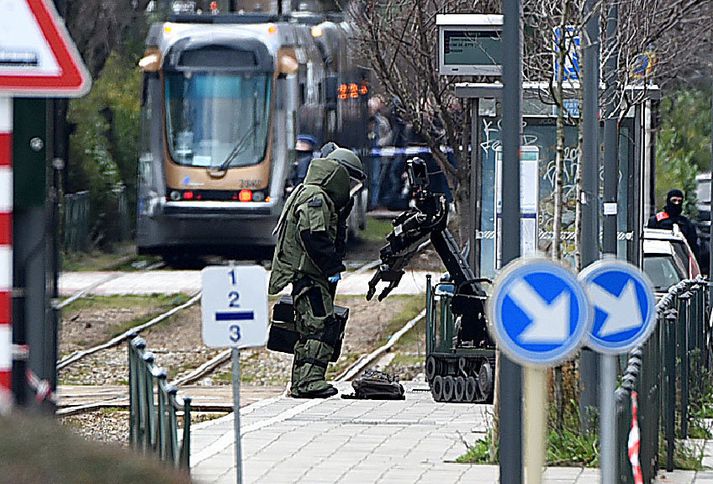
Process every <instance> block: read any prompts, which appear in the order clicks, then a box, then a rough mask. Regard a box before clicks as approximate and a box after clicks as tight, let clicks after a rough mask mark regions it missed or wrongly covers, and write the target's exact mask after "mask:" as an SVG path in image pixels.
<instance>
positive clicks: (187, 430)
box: [180, 397, 191, 472]
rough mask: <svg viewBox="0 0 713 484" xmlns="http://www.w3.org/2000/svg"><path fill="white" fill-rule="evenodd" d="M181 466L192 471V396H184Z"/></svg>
mask: <svg viewBox="0 0 713 484" xmlns="http://www.w3.org/2000/svg"><path fill="white" fill-rule="evenodd" d="M180 467H181V468H182V469H185V470H187V471H188V472H190V471H191V398H190V397H184V398H183V442H182V443H181V460H180Z"/></svg>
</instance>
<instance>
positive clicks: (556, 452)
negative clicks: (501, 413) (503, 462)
mask: <svg viewBox="0 0 713 484" xmlns="http://www.w3.org/2000/svg"><path fill="white" fill-rule="evenodd" d="M492 439H493V437H492V432H490V431H489V432H488V433H487V434H486V436H485V437H483V438H481V439H478V440H476V441H475V442H474V443H473V445H469V446H468V450H467V452H466V453H465V454H463V455H461V456H459V457H458V458H457V459H456V462H459V463H462V464H497V463H498V458H497V445H496V456H495V458H494V459H493V458H492V457H491V455H490V448H491V446H492V445H493V441H492ZM597 442H598V439H597V434H596V432H593V433H587V434H582V433H581V432H579V430H576V431H575V430H573V429H565V430H564V431H563V432H557V431H554V430H553V431H551V432H549V434H548V441H547V456H546V457H547V465H548V466H585V467H597V466H598V465H599V452H598V449H597Z"/></svg>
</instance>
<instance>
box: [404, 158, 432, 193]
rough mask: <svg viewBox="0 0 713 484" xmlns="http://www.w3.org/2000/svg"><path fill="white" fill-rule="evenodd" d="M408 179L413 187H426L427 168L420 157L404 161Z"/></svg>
mask: <svg viewBox="0 0 713 484" xmlns="http://www.w3.org/2000/svg"><path fill="white" fill-rule="evenodd" d="M406 167H407V168H406V169H407V172H408V181H409V183H410V184H411V186H412V187H413V188H414V189H419V188H420V189H424V188H427V187H428V168H427V167H426V162H425V161H423V159H421V158H418V157H416V158H411V159H410V160H408V161H407V162H406Z"/></svg>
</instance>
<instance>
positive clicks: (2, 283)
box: [0, 96, 13, 414]
mask: <svg viewBox="0 0 713 484" xmlns="http://www.w3.org/2000/svg"><path fill="white" fill-rule="evenodd" d="M12 105H13V101H12V97H8V96H5V97H3V96H0V414H4V413H7V412H8V411H9V410H10V407H11V405H12V400H13V399H12V287H13V283H12V211H13V195H12V185H13V179H12V117H13V111H12Z"/></svg>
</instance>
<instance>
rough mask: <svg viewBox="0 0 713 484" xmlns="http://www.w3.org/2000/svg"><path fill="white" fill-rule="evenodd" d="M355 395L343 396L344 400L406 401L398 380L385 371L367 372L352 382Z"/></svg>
mask: <svg viewBox="0 0 713 484" xmlns="http://www.w3.org/2000/svg"><path fill="white" fill-rule="evenodd" d="M352 387H354V395H342V397H343V398H358V399H364V400H405V399H406V396H405V395H404V394H405V391H404V387H403V386H402V385H401V384H400V383H399V382H398V380H397V378H396V377H394V376H391V375H389V374H387V373H384V372H383V371H378V370H366V371H365V372H364V374H363V375H362V376H360V377H358V378H355V379H354V381H352Z"/></svg>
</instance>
